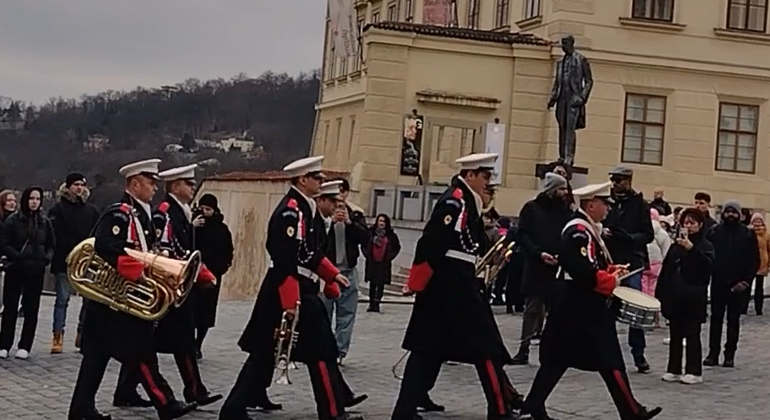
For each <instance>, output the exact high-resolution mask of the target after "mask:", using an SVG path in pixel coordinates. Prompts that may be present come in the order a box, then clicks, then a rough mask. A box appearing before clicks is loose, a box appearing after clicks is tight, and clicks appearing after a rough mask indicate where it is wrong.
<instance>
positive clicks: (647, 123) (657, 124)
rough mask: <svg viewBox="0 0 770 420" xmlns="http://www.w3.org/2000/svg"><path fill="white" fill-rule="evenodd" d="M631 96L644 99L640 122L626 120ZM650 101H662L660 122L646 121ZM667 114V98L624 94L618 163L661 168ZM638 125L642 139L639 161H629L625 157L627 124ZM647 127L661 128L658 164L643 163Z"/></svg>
mask: <svg viewBox="0 0 770 420" xmlns="http://www.w3.org/2000/svg"><path fill="white" fill-rule="evenodd" d="M632 96H637V97H641V98H644V108H643V111H644V114H643V116H642V120H641V121H638V120H629V119H628V102H629V99H630V98H631V97H632ZM650 99H663V121H662V122H653V121H647V111H648V109H649V107H648V102H649V100H650ZM667 112H668V97H666V96H663V95H650V94H645V93H635V92H626V100H625V106H624V107H623V138H622V140H621V141H622V143H621V147H620V161H621V162H623V163H632V164H636V165H648V166H663V155H664V152H665V149H666V117H667V115H666V114H667ZM629 123H631V124H640V125H641V126H642V137H641V142H640V144H639V161H635V160H630V159H628V158H627V157H626V137H627V131H628V124H629ZM648 126H655V127H661V129H662V130H661V138H660V159H659V161H658V162H645V161H644V152H645V147H644V145H645V142H646V133H647V127H648Z"/></svg>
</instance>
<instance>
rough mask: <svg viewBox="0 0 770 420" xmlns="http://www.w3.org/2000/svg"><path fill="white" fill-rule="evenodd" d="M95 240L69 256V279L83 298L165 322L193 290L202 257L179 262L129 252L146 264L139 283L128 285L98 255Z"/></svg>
mask: <svg viewBox="0 0 770 420" xmlns="http://www.w3.org/2000/svg"><path fill="white" fill-rule="evenodd" d="M95 242H96V241H95V239H94V238H88V239H86V240H84V241H82V242H80V243H79V244H78V245H77V246H75V248H74V249H73V250H72V251H71V252H70V253H69V255H67V278H68V279H69V281H70V284H72V287H73V288H74V289H75V291H77V292H78V293H79V294H80V295H81V296H83V297H85V298H87V299H91V300H93V301H96V302H99V303H101V304H103V305H107V306H109V307H110V308H112V309H114V310H116V311H121V312H125V313H127V314H129V315H133V316H135V317H137V318H140V319H143V320H145V321H157V320H159V319H161V318H163V317H164V316H165V315H166V314H167V313H168V311H169V310H170V309H171V307H172V306H179V305H181V304H182V303H183V302H184V301H185V299H186V298H187V296H188V295H189V294H190V291H191V290H192V286H193V284H194V282H195V279H196V278H197V277H198V271H199V270H200V267H201V254H200V252H199V251H195V252H193V253H192V254H191V255H190V256H189V257H188V258H187V259H186V260H184V261H179V260H174V259H171V258H167V257H164V256H162V255H157V254H153V253H149V252H141V251H136V250H133V249H128V248H126V249H125V251H126V253H127V254H128V255H129V256H131V257H132V258H134V259H136V260H138V261H141V262H142V263H143V264H144V272H143V274H142V276H141V277H140V278H139V280H137V281H135V282H132V281H127V280H126V279H124V278H123V277H121V276H120V274H118V272H117V270H116V269H115V268H113V267H112V266H110V265H109V264H107V262H106V261H105V260H104V259H103V258H101V257H100V256H99V255H97V254H96V249H95V247H94V244H95Z"/></svg>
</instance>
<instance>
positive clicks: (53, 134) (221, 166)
mask: <svg viewBox="0 0 770 420" xmlns="http://www.w3.org/2000/svg"><path fill="white" fill-rule="evenodd" d="M319 83H320V82H319V78H318V74H317V72H313V73H308V74H301V75H300V76H297V77H291V76H288V75H286V74H274V73H265V74H263V75H262V76H260V77H258V78H249V77H247V76H246V75H244V74H240V75H238V76H235V77H233V78H232V79H230V80H224V79H216V80H209V81H205V82H204V81H199V80H196V79H190V80H187V81H185V82H183V83H179V84H177V85H175V86H162V87H158V88H143V87H139V88H136V89H135V90H133V91H131V92H115V91H107V92H103V93H100V94H98V95H85V96H83V97H81V98H80V99H79V100H75V99H64V98H52V99H51V100H49V101H48V103H46V104H44V105H40V106H34V105H27V104H24V103H23V102H18V101H12V100H11V101H8V100H6V101H5V102H6V103H5V105H3V103H2V102H0V188H12V189H23V188H24V187H25V186H27V185H31V184H36V185H40V186H42V187H43V188H44V189H46V190H53V189H55V188H56V187H57V186H58V185H59V183H60V182H61V181H62V180H63V178H64V176H65V175H66V174H67V173H68V172H70V171H81V172H83V173H84V174H85V175H86V176H87V177H88V179H89V184H90V185H91V187H92V190H93V197H94V200H95V202H96V204H97V205H104V204H107V203H109V202H111V201H112V200H114V198H115V196H116V194H118V193H119V192H120V189H121V182H122V180H120V179H119V176H118V175H117V169H118V168H119V167H120V166H122V165H123V164H125V163H128V162H131V161H136V160H141V159H147V158H151V157H158V158H161V159H163V160H164V163H163V164H162V166H161V168H168V167H171V166H178V165H184V164H189V163H202V168H203V169H202V171H201V172H200V175H201V177H202V176H206V175H211V174H214V173H223V172H229V171H233V170H257V171H259V170H269V169H275V168H277V167H280V166H281V164H283V163H285V162H287V161H289V160H291V159H293V158H297V157H300V156H302V155H304V154H306V153H307V150H308V149H309V146H310V138H311V136H312V131H313V123H314V116H315V111H314V108H313V107H314V104H315V103H316V100H317V97H318V88H319ZM0 94H1V93H0Z"/></svg>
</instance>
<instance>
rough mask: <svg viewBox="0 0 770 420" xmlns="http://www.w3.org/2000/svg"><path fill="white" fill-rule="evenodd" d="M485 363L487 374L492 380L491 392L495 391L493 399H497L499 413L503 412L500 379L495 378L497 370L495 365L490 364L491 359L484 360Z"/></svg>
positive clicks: (504, 411) (503, 403)
mask: <svg viewBox="0 0 770 420" xmlns="http://www.w3.org/2000/svg"><path fill="white" fill-rule="evenodd" d="M485 365H486V367H487V374H488V375H489V380H490V381H492V392H494V393H495V400H496V401H497V409H498V413H499V414H505V413H506V411H507V410H506V409H505V401H504V400H503V393H502V392H500V380H499V379H498V378H497V370H495V365H493V364H492V361H491V360H487V361H486V362H485Z"/></svg>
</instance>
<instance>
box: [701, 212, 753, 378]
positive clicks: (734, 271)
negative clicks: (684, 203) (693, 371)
mask: <svg viewBox="0 0 770 420" xmlns="http://www.w3.org/2000/svg"><path fill="white" fill-rule="evenodd" d="M708 239H709V241H711V243H712V244H713V245H714V251H715V256H714V265H713V269H712V274H711V326H710V328H709V352H708V355H707V356H706V359H705V360H704V361H703V364H704V365H705V366H715V365H717V364H719V353H720V347H721V342H722V324H723V323H724V319H725V314H727V339H726V342H725V354H724V356H725V358H724V362H723V364H722V366H724V367H734V366H735V352H736V350H737V349H738V338H739V337H740V328H741V311H742V310H743V307H744V304H745V301H747V300H748V299H749V294H750V287H749V286H750V285H751V281H752V280H753V279H754V276H755V275H756V273H757V269H758V268H759V247H758V246H757V237H756V235H755V234H754V232H752V231H751V229H750V228H748V227H746V226H744V225H743V224H742V223H741V205H740V204H738V202H736V201H732V200H729V201H726V202H725V204H724V205H723V206H722V222H721V223H719V224H718V225H716V226H714V227H713V228H712V229H711V231H710V233H709V235H708Z"/></svg>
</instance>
